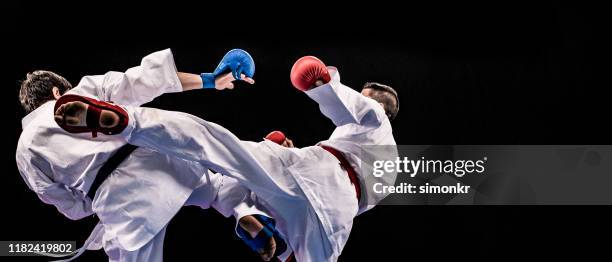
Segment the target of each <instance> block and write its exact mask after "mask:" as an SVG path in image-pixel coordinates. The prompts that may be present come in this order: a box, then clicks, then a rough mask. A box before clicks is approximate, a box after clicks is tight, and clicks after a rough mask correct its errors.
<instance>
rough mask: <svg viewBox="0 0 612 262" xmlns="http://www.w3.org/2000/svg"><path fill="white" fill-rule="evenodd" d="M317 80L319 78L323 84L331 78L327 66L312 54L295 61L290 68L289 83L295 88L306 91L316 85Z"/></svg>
mask: <svg viewBox="0 0 612 262" xmlns="http://www.w3.org/2000/svg"><path fill="white" fill-rule="evenodd" d="M317 80H321V81H322V82H323V84H325V83H327V82H329V80H331V76H330V75H329V72H328V71H327V67H326V66H325V64H323V62H321V60H319V59H318V58H316V57H314V56H305V57H302V58H300V59H298V60H297V61H295V64H293V67H292V68H291V83H292V84H293V86H295V88H297V89H299V90H302V91H308V90H310V89H312V88H314V87H316V86H315V82H317Z"/></svg>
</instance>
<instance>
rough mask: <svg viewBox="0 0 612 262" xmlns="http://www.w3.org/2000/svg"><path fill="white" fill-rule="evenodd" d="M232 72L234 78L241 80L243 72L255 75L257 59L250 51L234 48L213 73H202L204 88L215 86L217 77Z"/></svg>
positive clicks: (247, 74)
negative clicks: (254, 59) (255, 59)
mask: <svg viewBox="0 0 612 262" xmlns="http://www.w3.org/2000/svg"><path fill="white" fill-rule="evenodd" d="M228 71H231V72H232V75H233V76H234V78H236V79H238V80H240V79H241V77H240V75H241V74H244V75H246V76H248V77H253V75H254V74H255V61H253V58H252V57H251V55H249V53H247V52H246V51H244V50H242V49H232V50H230V51H229V52H227V54H225V56H223V59H221V62H220V63H219V65H218V66H217V68H216V69H215V71H214V72H212V73H202V74H201V75H200V76H201V77H202V84H203V85H202V86H203V88H215V78H216V77H217V76H219V75H221V74H224V73H227V72H228Z"/></svg>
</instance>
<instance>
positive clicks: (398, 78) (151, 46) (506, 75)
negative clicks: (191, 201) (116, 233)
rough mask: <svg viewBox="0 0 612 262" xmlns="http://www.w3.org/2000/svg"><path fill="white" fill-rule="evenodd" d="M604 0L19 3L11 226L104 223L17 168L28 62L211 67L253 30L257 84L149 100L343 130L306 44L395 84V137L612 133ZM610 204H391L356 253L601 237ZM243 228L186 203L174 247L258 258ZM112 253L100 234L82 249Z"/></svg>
mask: <svg viewBox="0 0 612 262" xmlns="http://www.w3.org/2000/svg"><path fill="white" fill-rule="evenodd" d="M377 2H378V1H377ZM279 5H280V6H279ZM597 9H598V7H595V6H575V5H569V4H562V3H556V2H545V3H540V4H533V3H529V4H527V3H525V4H517V3H507V4H497V5H493V4H482V3H478V4H476V3H471V4H465V3H461V4H453V5H449V4H446V3H432V4H428V5H424V4H420V5H416V4H408V5H401V6H400V5H399V4H388V3H382V2H381V3H379V4H377V5H371V4H356V3H351V4H334V5H331V4H329V3H318V2H317V3H314V2H297V3H294V6H284V4H280V3H279V4H271V3H268V4H262V5H259V6H256V5H255V4H251V5H243V4H241V3H236V2H227V3H225V5H222V4H215V5H211V4H210V3H201V4H198V5H195V4H184V5H180V4H178V3H164V4H156V3H148V4H147V5H132V6H129V7H126V6H125V3H122V4H119V3H113V4H111V3H100V4H91V5H86V6H85V5H81V6H67V5H66V6H57V5H56V4H45V5H41V4H35V3H32V4H17V5H16V6H12V7H9V8H8V10H9V14H8V16H7V17H5V19H7V21H5V23H4V24H5V27H3V34H4V35H6V36H7V37H6V38H5V39H4V40H2V41H3V42H4V45H6V46H7V47H8V48H5V49H4V52H5V54H4V55H3V56H4V57H5V58H6V60H5V63H2V64H4V66H3V69H2V78H3V82H2V85H3V87H4V90H5V92H4V94H5V96H4V97H3V103H2V106H3V109H4V110H3V112H15V113H14V114H15V117H14V118H13V116H12V114H11V115H10V116H9V117H10V121H11V124H12V128H11V129H9V130H7V132H6V133H7V134H6V135H5V139H4V141H6V143H5V145H4V151H5V152H6V154H4V155H6V158H5V160H4V162H3V164H4V165H3V166H4V167H5V168H4V172H2V175H1V176H0V177H1V184H0V185H1V188H2V189H1V190H0V191H1V192H2V198H0V199H2V201H3V208H2V211H1V212H2V213H1V214H2V216H1V217H2V223H1V224H2V231H0V239H1V240H77V241H79V243H81V242H82V241H84V240H85V238H86V237H87V235H88V234H89V230H90V229H91V228H92V227H93V225H94V223H95V221H94V220H93V219H84V220H82V221H70V220H68V219H66V218H64V217H63V216H62V215H61V214H59V213H58V212H57V211H56V210H55V208H54V207H52V206H48V205H45V204H43V203H41V202H40V201H39V200H38V198H37V197H36V196H35V195H34V194H33V193H32V192H30V191H29V190H28V188H27V187H26V185H25V183H23V181H22V179H21V177H20V176H19V173H18V171H17V169H16V166H15V163H14V158H13V157H12V155H13V154H14V149H15V148H16V143H17V140H18V137H19V134H20V132H21V126H20V121H21V118H22V117H23V116H24V112H23V110H22V109H21V108H20V106H19V103H18V100H17V93H18V92H17V90H18V86H19V80H21V79H23V78H24V77H25V74H26V73H27V72H29V71H32V70H35V69H46V70H52V71H55V72H57V73H59V74H61V75H63V76H65V77H66V78H67V79H68V80H69V81H71V82H72V83H73V84H74V85H76V84H77V83H78V81H79V79H80V78H81V77H82V76H84V75H91V74H103V73H105V72H106V71H109V70H114V71H124V70H126V69H127V68H129V67H132V66H135V65H137V64H138V63H139V61H140V59H141V58H142V57H143V56H145V55H147V54H148V53H151V52H153V51H157V50H161V49H164V48H172V50H173V52H174V54H175V60H176V63H177V67H178V69H179V71H185V72H193V73H199V72H208V71H212V70H213V69H214V67H215V66H216V64H217V62H218V60H219V59H220V58H221V57H222V56H223V54H224V53H225V52H226V51H227V50H229V49H231V48H242V49H245V50H248V51H249V52H250V53H251V54H252V56H253V57H254V59H255V61H256V63H257V71H256V75H255V79H256V81H257V83H256V84H255V85H254V86H246V85H243V84H239V85H238V88H236V89H235V90H232V91H223V92H217V91H211V90H204V91H190V92H188V93H183V94H169V95H164V96H162V97H160V98H159V99H156V100H155V101H154V102H153V103H151V104H150V105H149V106H152V107H158V108H164V109H169V110H179V111H184V112H189V113H192V114H195V115H197V116H200V117H202V118H205V119H207V120H211V121H214V122H217V123H220V124H222V125H224V126H225V127H227V128H228V129H230V130H232V131H233V132H234V133H235V134H236V135H237V136H238V137H240V138H242V139H245V140H260V139H261V138H262V137H263V136H264V135H265V134H267V133H268V132H270V131H272V130H275V129H278V130H283V131H285V133H286V134H288V136H290V137H291V138H292V139H293V140H294V142H295V143H296V145H297V146H307V145H312V144H315V143H316V142H317V141H320V140H323V139H325V138H326V137H327V136H328V135H329V134H330V133H331V131H332V130H333V125H332V124H331V122H330V121H329V120H327V119H326V118H324V117H323V116H322V115H321V114H320V112H319V111H318V108H317V106H316V104H315V103H314V102H313V101H311V100H309V99H308V98H307V97H306V96H305V95H304V94H302V93H300V92H298V91H296V90H295V89H293V88H292V87H291V84H290V81H289V71H290V68H291V65H292V64H293V62H294V61H295V60H296V59H297V58H299V57H301V56H303V55H315V56H318V57H319V58H321V59H322V60H323V61H324V62H326V64H328V65H334V66H337V67H338V68H339V70H340V72H341V77H342V81H343V82H344V83H345V84H347V85H348V86H352V87H354V88H359V87H360V86H361V85H362V84H363V83H365V82H366V81H378V82H382V83H386V84H389V85H391V86H393V87H395V88H396V89H397V90H398V92H399V96H400V101H401V109H400V113H399V115H398V117H397V119H396V120H395V121H394V122H393V128H394V136H395V138H396V141H397V143H398V144H609V142H610V138H609V135H610V134H611V133H612V132H610V131H611V130H610V127H609V125H607V123H606V122H609V119H610V117H609V115H610V109H609V108H610V107H609V104H608V99H607V96H606V95H605V94H606V92H605V89H607V88H609V84H608V85H607V86H606V84H602V83H601V82H598V81H596V80H595V79H596V76H597V75H598V73H597V72H598V71H599V70H598V69H599V68H600V67H599V65H598V64H599V61H601V60H603V59H602V58H601V56H602V52H601V50H600V49H599V48H598V45H599V44H598V41H597V40H596V38H598V37H599V35H600V34H602V32H601V31H599V30H597V29H596V26H597V23H598V21H597V20H598V18H599V17H600V16H598V15H596V13H597V12H596V10H597ZM608 31H609V30H608ZM9 108H10V109H9ZM6 115H8V113H7V114H6ZM7 119H9V118H7ZM7 121H9V120H7ZM13 130H14V133H10V134H9V132H12V131H13ZM585 179H588V178H585ZM604 209H607V208H605V207H578V206H573V207H571V206H379V207H377V208H375V209H374V210H372V211H370V212H368V213H366V214H364V215H363V216H360V217H358V218H356V220H355V225H354V230H353V232H352V233H351V238H350V240H349V242H348V244H347V246H346V247H345V250H344V252H343V255H342V257H341V261H358V260H359V261H361V260H374V259H377V260H390V259H394V260H409V259H420V258H432V259H450V258H468V259H471V258H490V259H498V258H508V257H515V258H520V259H531V258H533V257H534V256H539V257H545V258H552V257H567V256H569V255H579V256H585V255H594V254H602V253H604V252H605V249H602V248H604V247H605V246H604V244H605V243H609V241H608V239H609V235H610V233H612V227H611V226H610V221H611V220H610V218H612V217H610V215H609V214H608V213H607V212H605V211H606V210H604ZM232 228H233V221H232V219H224V218H222V217H221V216H220V215H219V214H218V213H216V211H214V210H204V211H203V210H200V209H198V208H193V207H186V208H183V209H182V210H181V212H179V214H178V215H177V216H176V218H175V219H174V220H173V221H172V222H171V223H170V225H169V230H168V233H167V235H166V241H165V249H164V252H165V258H166V260H167V261H179V260H181V261H182V260H186V259H187V258H191V259H190V260H192V259H193V260H196V259H197V260H202V261H217V260H226V261H235V260H236V261H245V260H246V261H257V258H256V256H254V255H253V254H251V253H250V252H249V251H248V249H247V248H246V247H245V246H244V245H243V244H242V243H241V242H240V241H239V240H238V239H237V237H236V236H234V235H233V234H232ZM599 238H603V241H602V242H600V240H596V239H599ZM179 258H180V259H179ZM104 259H105V256H104V253H103V252H101V251H100V252H88V253H86V254H85V255H84V256H83V258H82V261H91V260H95V261H98V260H104Z"/></svg>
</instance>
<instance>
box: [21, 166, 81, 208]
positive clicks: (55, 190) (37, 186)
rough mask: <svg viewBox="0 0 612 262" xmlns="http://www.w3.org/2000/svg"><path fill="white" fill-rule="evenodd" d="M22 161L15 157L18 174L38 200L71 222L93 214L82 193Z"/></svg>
mask: <svg viewBox="0 0 612 262" xmlns="http://www.w3.org/2000/svg"><path fill="white" fill-rule="evenodd" d="M24 160H25V159H21V158H20V157H19V155H18V156H17V166H18V168H19V172H20V173H21V176H22V177H23V179H24V180H25V182H26V184H27V185H28V187H29V188H30V189H32V191H34V192H35V193H36V194H37V195H38V198H40V200H42V201H43V202H44V203H47V204H51V205H54V206H55V207H56V208H57V210H58V211H59V212H60V213H62V214H64V216H66V217H68V218H70V219H72V220H78V219H81V218H83V217H86V216H89V215H91V214H93V211H92V209H91V200H90V199H89V198H88V197H87V196H86V195H85V194H84V193H83V192H82V191H80V190H76V189H73V188H70V187H68V186H66V185H64V184H61V183H56V182H54V181H52V180H51V178H49V177H48V176H46V175H45V174H44V173H43V172H42V171H41V170H40V169H38V168H37V167H36V166H35V165H34V164H31V163H27V162H25V161H27V160H25V161H24Z"/></svg>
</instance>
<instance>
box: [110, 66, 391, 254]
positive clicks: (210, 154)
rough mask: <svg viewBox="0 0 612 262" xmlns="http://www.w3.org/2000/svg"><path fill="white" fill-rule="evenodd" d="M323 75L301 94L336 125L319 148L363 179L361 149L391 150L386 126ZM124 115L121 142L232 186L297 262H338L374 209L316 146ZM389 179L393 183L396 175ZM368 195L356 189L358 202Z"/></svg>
mask: <svg viewBox="0 0 612 262" xmlns="http://www.w3.org/2000/svg"><path fill="white" fill-rule="evenodd" d="M329 69H330V72H331V75H332V80H331V82H330V83H328V84H326V85H323V86H320V87H317V88H314V89H312V90H310V91H307V92H306V94H307V95H308V96H310V97H311V98H312V99H314V100H315V101H316V102H318V103H319V106H320V108H321V111H322V113H323V114H324V115H325V116H327V117H328V118H330V119H331V120H332V121H333V122H334V123H335V124H336V126H337V128H336V130H335V131H334V133H333V134H332V136H331V137H330V139H329V140H326V141H323V142H321V143H320V144H321V145H328V146H331V147H333V148H335V149H337V150H339V151H341V152H343V153H344V155H345V156H346V158H347V160H348V161H349V162H350V163H351V165H353V166H354V168H355V170H356V171H357V172H358V176H360V177H361V178H360V180H362V179H363V177H364V175H365V174H361V170H360V163H361V161H360V158H361V146H362V145H395V141H394V139H393V135H392V130H391V124H390V122H389V120H388V118H387V116H386V115H385V112H384V109H383V108H382V106H381V105H380V104H379V103H378V102H376V101H374V100H372V99H370V98H367V97H365V96H363V95H361V94H359V93H358V92H356V91H354V90H352V89H351V88H349V87H346V86H344V85H343V84H341V83H340V76H339V74H338V73H337V70H336V69H335V68H331V67H330V68H329ZM126 110H127V111H128V114H129V118H130V121H129V124H128V127H127V128H126V129H125V130H124V131H123V132H122V133H121V134H120V137H123V138H124V139H126V140H127V141H129V142H130V143H131V144H134V145H139V146H143V147H148V148H153V149H155V150H158V151H160V152H163V153H167V154H171V155H174V156H177V157H180V158H184V159H186V160H192V161H199V162H200V163H202V165H204V166H209V167H211V168H212V169H214V170H216V171H218V172H220V173H222V174H224V175H228V176H231V177H234V178H236V179H238V180H239V181H240V182H241V183H243V184H244V185H245V186H246V187H248V188H249V189H251V190H252V191H253V192H254V193H255V194H256V195H257V198H258V200H259V201H260V203H261V204H262V205H263V206H265V207H266V208H267V210H268V211H269V212H270V214H271V215H272V217H274V218H275V219H276V220H277V228H278V229H279V231H280V232H281V234H282V235H283V237H284V238H285V240H287V242H288V245H289V246H290V248H291V249H292V250H293V251H294V252H295V256H296V259H297V261H317V262H318V261H335V260H337V258H338V256H339V255H340V253H341V251H342V249H343V247H344V245H345V244H346V241H347V240H348V236H349V233H350V230H351V227H352V224H353V218H354V217H355V216H356V215H357V214H358V213H360V212H363V211H365V210H367V209H369V208H371V207H372V206H373V205H374V204H376V202H375V201H362V203H361V206H358V201H357V199H356V192H355V188H354V187H353V185H351V182H350V180H349V178H348V175H347V173H346V171H345V170H343V169H342V168H341V166H340V165H339V161H338V160H337V159H336V158H335V157H334V156H333V155H332V154H330V153H329V152H327V151H325V150H324V149H323V148H321V147H320V146H311V147H305V148H299V149H298V148H285V147H282V146H280V145H277V144H275V143H273V142H271V141H263V142H260V143H255V142H248V141H241V140H239V139H238V138H237V137H236V136H234V135H233V134H232V133H231V132H230V131H228V130H227V129H225V128H223V127H221V126H219V125H217V124H214V123H211V122H207V121H205V120H202V119H200V118H197V117H195V116H192V115H189V114H185V113H180V112H170V111H164V110H158V109H147V108H133V107H126ZM395 153H397V152H395ZM389 179H392V180H395V176H394V175H393V176H392V177H389ZM367 191H368V190H367V189H365V188H363V187H362V197H363V198H366V197H367V193H368V192H367ZM383 197H384V196H379V199H378V200H380V199H382V198H383ZM363 198H362V199H363ZM368 203H369V204H368Z"/></svg>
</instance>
